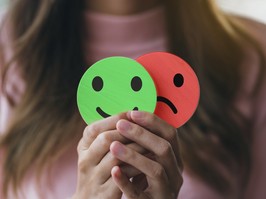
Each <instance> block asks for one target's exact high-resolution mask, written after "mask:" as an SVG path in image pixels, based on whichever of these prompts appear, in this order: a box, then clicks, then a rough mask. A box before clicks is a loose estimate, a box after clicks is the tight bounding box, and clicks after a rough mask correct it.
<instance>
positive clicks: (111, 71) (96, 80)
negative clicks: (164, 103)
mask: <svg viewBox="0 0 266 199" xmlns="http://www.w3.org/2000/svg"><path fill="white" fill-rule="evenodd" d="M156 101H157V93H156V88H155V85H154V82H153V80H152V78H151V76H150V75H149V73H148V72H147V71H146V69H145V68H144V67H143V66H142V65H141V64H139V63H138V62H137V61H135V60H133V59H130V58H127V57H119V56H117V57H108V58H105V59H102V60H100V61H98V62H96V63H95V64H93V65H92V66H91V67H90V68H89V69H88V70H87V71H86V72H85V73H84V74H83V76H82V78H81V80H80V82H79V86H78V91H77V103H78V108H79V112H80V114H81V116H82V118H83V119H84V121H85V122H86V123H87V124H90V123H92V122H94V121H97V120H101V119H103V118H106V117H108V116H110V115H115V114H118V113H121V112H125V111H129V110H142V111H147V112H154V110H155V106H156Z"/></svg>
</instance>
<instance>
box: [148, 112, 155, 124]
mask: <svg viewBox="0 0 266 199" xmlns="http://www.w3.org/2000/svg"><path fill="white" fill-rule="evenodd" d="M156 120H157V117H156V116H155V115H154V114H147V117H146V122H147V123H149V124H154V123H156Z"/></svg>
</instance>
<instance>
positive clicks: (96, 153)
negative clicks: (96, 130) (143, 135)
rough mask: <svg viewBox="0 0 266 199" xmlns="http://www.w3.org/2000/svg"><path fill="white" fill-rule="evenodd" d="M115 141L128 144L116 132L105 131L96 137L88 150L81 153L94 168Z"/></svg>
mask: <svg viewBox="0 0 266 199" xmlns="http://www.w3.org/2000/svg"><path fill="white" fill-rule="evenodd" d="M116 140H117V141H120V142H122V143H128V142H129V140H128V139H126V138H125V137H124V136H122V135H121V134H119V133H118V131H117V130H111V131H106V132H103V133H101V134H99V135H98V136H97V137H96V139H95V140H94V141H93V142H92V144H91V145H90V146H89V149H88V150H86V151H84V152H83V155H84V156H86V159H87V161H88V162H90V164H91V165H94V166H96V165H98V164H99V163H100V162H101V160H102V159H103V158H104V156H105V155H106V154H107V153H108V152H109V148H110V145H111V143H112V142H113V141H116ZM110 170H111V169H110ZM110 170H109V171H110Z"/></svg>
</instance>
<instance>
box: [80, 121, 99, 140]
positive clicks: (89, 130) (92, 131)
mask: <svg viewBox="0 0 266 199" xmlns="http://www.w3.org/2000/svg"><path fill="white" fill-rule="evenodd" d="M98 134H99V127H98V126H97V125H96V124H91V125H89V126H87V127H86V128H85V130H84V132H83V137H85V138H89V137H91V138H96V137H97V136H98Z"/></svg>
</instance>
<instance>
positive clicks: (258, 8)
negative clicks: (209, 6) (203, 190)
mask: <svg viewBox="0 0 266 199" xmlns="http://www.w3.org/2000/svg"><path fill="white" fill-rule="evenodd" d="M216 1H217V2H218V4H219V5H220V7H221V8H222V9H224V10H225V11H227V12H232V13H236V14H239V15H244V16H247V17H250V18H253V19H256V20H258V21H261V22H264V23H266V0H216ZM6 2H7V0H0V8H3V7H4V6H5V4H6Z"/></svg>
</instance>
